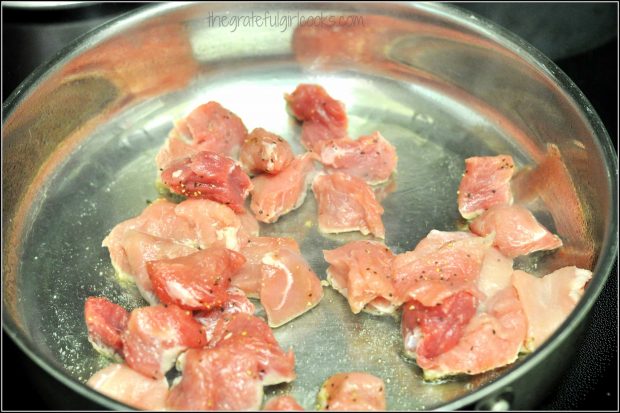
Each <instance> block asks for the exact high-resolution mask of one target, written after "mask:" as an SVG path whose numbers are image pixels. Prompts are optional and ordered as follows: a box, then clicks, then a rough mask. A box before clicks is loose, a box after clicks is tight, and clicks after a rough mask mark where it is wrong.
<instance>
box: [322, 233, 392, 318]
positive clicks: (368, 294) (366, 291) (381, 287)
mask: <svg viewBox="0 0 620 413" xmlns="http://www.w3.org/2000/svg"><path fill="white" fill-rule="evenodd" d="M323 256H324V257H325V261H327V263H328V264H329V267H328V268H327V281H329V283H330V284H331V285H332V287H333V288H334V289H335V290H336V291H338V292H339V293H341V294H342V295H344V296H345V297H346V298H347V300H348V301H349V306H350V307H351V311H352V312H353V313H354V314H357V313H359V312H360V311H362V310H364V309H365V310H366V311H368V312H371V313H392V312H393V311H394V310H395V309H396V308H397V307H398V303H397V302H396V301H395V295H396V294H395V291H394V287H393V285H392V271H391V268H392V262H393V261H394V254H392V252H391V251H390V250H389V248H388V247H386V246H385V245H384V244H381V243H379V242H374V241H353V242H349V243H347V244H345V245H343V246H341V247H339V248H336V249H334V250H323Z"/></svg>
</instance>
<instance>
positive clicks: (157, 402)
mask: <svg viewBox="0 0 620 413" xmlns="http://www.w3.org/2000/svg"><path fill="white" fill-rule="evenodd" d="M86 385H87V386H89V387H92V388H93V389H95V390H97V391H98V392H99V393H102V394H105V395H106V396H108V397H110V398H112V399H115V400H117V401H119V402H121V403H125V404H126V405H128V406H131V407H133V408H136V409H143V410H163V409H164V408H165V404H166V397H167V396H168V381H166V378H165V377H162V378H159V379H153V378H151V377H147V376H144V375H142V374H140V373H138V372H137V371H135V370H132V369H131V368H129V367H128V366H127V365H125V364H110V365H109V366H107V367H104V368H103V369H101V370H99V371H98V372H96V373H95V374H93V375H92V376H91V378H90V379H88V381H87V382H86Z"/></svg>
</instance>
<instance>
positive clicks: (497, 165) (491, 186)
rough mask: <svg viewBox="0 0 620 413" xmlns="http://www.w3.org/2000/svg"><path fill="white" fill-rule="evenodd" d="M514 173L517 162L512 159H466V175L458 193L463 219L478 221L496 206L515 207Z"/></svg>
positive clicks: (493, 157) (508, 157)
mask: <svg viewBox="0 0 620 413" xmlns="http://www.w3.org/2000/svg"><path fill="white" fill-rule="evenodd" d="M513 173H514V162H513V161H512V157H510V156H509V155H498V156H476V157H473V158H467V159H465V172H464V173H463V178H462V179H461V184H460V185H459V190H458V192H457V194H458V204H459V211H460V213H461V215H462V216H463V218H465V219H472V218H475V217H476V216H478V215H480V214H481V213H483V212H484V211H485V210H487V209H489V208H490V207H492V206H494V205H510V204H512V192H511V190H510V179H511V178H512V174H513Z"/></svg>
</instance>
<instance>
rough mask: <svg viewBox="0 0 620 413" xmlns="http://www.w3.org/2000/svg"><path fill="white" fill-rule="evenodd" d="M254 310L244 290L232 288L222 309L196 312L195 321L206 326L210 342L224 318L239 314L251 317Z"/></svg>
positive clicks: (206, 333) (227, 291) (227, 292)
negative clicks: (218, 324)
mask: <svg viewBox="0 0 620 413" xmlns="http://www.w3.org/2000/svg"><path fill="white" fill-rule="evenodd" d="M254 310H255V307H254V304H252V302H251V301H250V300H249V299H248V297H247V296H246V295H245V293H244V292H243V291H242V290H240V289H239V288H236V287H230V288H228V290H226V301H225V302H224V305H223V306H222V307H220V308H213V309H211V310H200V311H196V312H195V313H194V319H195V320H196V321H198V322H199V323H200V324H202V325H203V326H204V331H205V335H206V337H207V341H209V342H210V341H211V340H212V339H213V332H214V331H215V327H216V325H217V323H218V322H219V321H220V319H221V318H222V317H225V316H229V315H231V314H237V313H245V314H250V315H251V314H254Z"/></svg>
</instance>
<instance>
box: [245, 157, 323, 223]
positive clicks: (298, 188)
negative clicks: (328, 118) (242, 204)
mask: <svg viewBox="0 0 620 413" xmlns="http://www.w3.org/2000/svg"><path fill="white" fill-rule="evenodd" d="M312 171H314V163H313V159H312V156H311V155H310V154H305V155H301V156H298V157H296V158H295V159H294V160H293V161H292V162H291V163H290V164H289V165H288V166H287V167H286V168H284V169H283V170H282V171H280V173H279V174H277V175H269V174H263V175H259V176H257V177H255V178H254V179H252V184H253V186H254V189H253V190H252V202H251V204H250V209H251V210H252V212H253V213H254V216H255V217H256V219H258V220H259V221H260V222H265V223H272V222H276V221H277V220H278V219H279V218H280V217H281V216H282V215H284V214H287V213H289V212H290V211H292V210H294V209H296V208H299V207H300V206H301V204H302V203H303V202H304V199H305V197H306V189H307V186H308V181H309V179H310V178H311V172H312Z"/></svg>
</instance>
